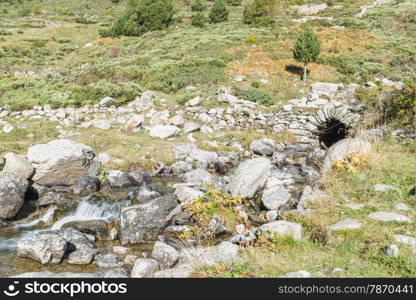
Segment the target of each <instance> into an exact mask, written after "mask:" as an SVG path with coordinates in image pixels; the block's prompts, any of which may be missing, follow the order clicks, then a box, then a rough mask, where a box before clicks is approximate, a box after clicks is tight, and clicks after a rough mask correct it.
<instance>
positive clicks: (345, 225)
mask: <svg viewBox="0 0 416 300" xmlns="http://www.w3.org/2000/svg"><path fill="white" fill-rule="evenodd" d="M361 226H362V224H361V222H359V221H357V220H353V219H346V220H343V221H340V222H338V223H336V224H332V225H330V226H329V227H328V231H329V232H332V231H339V230H352V229H360V228H361Z"/></svg>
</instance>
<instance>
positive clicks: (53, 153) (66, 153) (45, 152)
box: [27, 139, 95, 186]
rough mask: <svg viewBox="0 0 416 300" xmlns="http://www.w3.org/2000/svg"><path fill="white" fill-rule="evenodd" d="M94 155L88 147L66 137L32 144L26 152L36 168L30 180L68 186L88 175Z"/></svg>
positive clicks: (45, 184) (43, 183)
mask: <svg viewBox="0 0 416 300" xmlns="http://www.w3.org/2000/svg"><path fill="white" fill-rule="evenodd" d="M94 157H95V154H94V153H93V152H92V149H91V148H90V147H88V146H85V145H83V144H80V143H77V142H74V141H71V140H67V139H60V140H55V141H52V142H49V143H47V144H40V145H35V146H32V147H30V148H29V150H28V153H27V159H28V160H29V162H31V163H32V165H33V166H34V167H35V169H36V172H35V175H34V176H33V178H32V180H33V181H34V182H36V183H38V184H40V185H44V186H70V185H72V184H73V183H74V182H75V180H77V179H78V178H79V177H81V176H84V175H90V174H89V171H91V170H90V167H92V165H93V159H94Z"/></svg>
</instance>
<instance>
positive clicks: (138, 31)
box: [100, 0, 173, 37]
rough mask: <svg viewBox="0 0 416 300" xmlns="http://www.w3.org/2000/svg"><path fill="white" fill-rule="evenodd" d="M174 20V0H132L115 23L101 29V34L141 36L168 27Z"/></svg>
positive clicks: (107, 35) (104, 35)
mask: <svg viewBox="0 0 416 300" xmlns="http://www.w3.org/2000/svg"><path fill="white" fill-rule="evenodd" d="M172 21H173V5H172V1H170V0H132V1H131V2H129V4H128V7H127V9H126V11H125V12H124V13H123V14H122V15H121V16H120V17H119V18H118V19H117V20H116V22H115V23H114V25H113V26H111V28H110V29H108V30H101V31H100V34H101V36H103V37H109V36H111V37H116V36H121V35H127V36H140V35H143V34H144V33H146V32H148V31H155V30H163V29H166V28H168V27H169V25H171V24H172Z"/></svg>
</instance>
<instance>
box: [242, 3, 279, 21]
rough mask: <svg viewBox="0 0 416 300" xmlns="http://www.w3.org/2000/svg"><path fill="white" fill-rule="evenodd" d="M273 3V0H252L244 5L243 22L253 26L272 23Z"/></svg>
mask: <svg viewBox="0 0 416 300" xmlns="http://www.w3.org/2000/svg"><path fill="white" fill-rule="evenodd" d="M275 5H276V4H275V0H254V1H253V2H252V3H250V4H248V5H246V6H245V7H244V12H243V22H244V23H245V24H250V25H255V26H268V25H270V24H272V23H273V19H272V18H273V16H274V13H275Z"/></svg>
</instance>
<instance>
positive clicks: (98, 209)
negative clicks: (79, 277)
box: [0, 178, 175, 277]
mask: <svg viewBox="0 0 416 300" xmlns="http://www.w3.org/2000/svg"><path fill="white" fill-rule="evenodd" d="M172 181H174V180H173V179H172V178H153V186H154V188H155V189H156V190H157V191H159V192H160V193H161V194H167V193H171V192H173V190H172V188H171V185H172ZM174 183H175V182H174ZM132 190H134V189H126V190H125V191H124V192H122V193H120V191H117V192H116V193H115V194H116V195H117V197H118V199H116V200H114V195H112V197H106V195H99V196H94V197H84V198H80V199H79V202H78V204H77V206H76V207H75V208H74V209H73V210H72V211H70V212H67V213H66V214H65V215H63V216H60V218H58V220H56V221H55V222H54V219H55V215H56V214H57V208H56V207H55V206H51V207H49V208H47V209H44V210H43V211H41V213H42V214H41V215H39V216H37V217H34V218H31V216H29V217H28V218H27V219H29V221H27V220H17V221H14V222H12V223H11V224H10V225H8V226H5V227H0V277H10V276H13V275H16V274H21V273H25V272H45V271H49V272H76V273H87V272H94V271H96V270H97V269H98V267H97V266H96V265H95V264H90V265H83V266H77V265H70V264H68V263H66V261H63V262H61V263H60V264H58V265H42V264H41V263H38V262H36V261H34V260H31V259H26V258H19V257H17V251H16V249H17V244H18V243H19V241H20V240H21V239H23V238H25V237H27V236H30V235H33V234H35V233H36V232H39V231H42V230H47V229H60V228H61V227H62V226H64V224H66V223H70V222H75V221H95V220H100V221H105V222H108V223H110V222H112V221H114V220H116V219H118V217H119V213H120V211H121V209H122V208H124V207H127V206H130V205H134V204H137V203H135V202H134V201H135V200H133V198H134V197H131V194H132ZM120 195H123V196H120ZM110 198H111V199H110ZM33 214H39V211H37V212H35V213H33ZM58 215H59V214H58ZM95 245H96V248H97V250H98V251H99V252H103V253H109V252H112V247H113V246H114V245H119V244H118V241H96V242H95ZM134 250H136V251H135V254H137V255H143V253H146V252H149V247H148V245H138V246H137V247H136V248H134Z"/></svg>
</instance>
